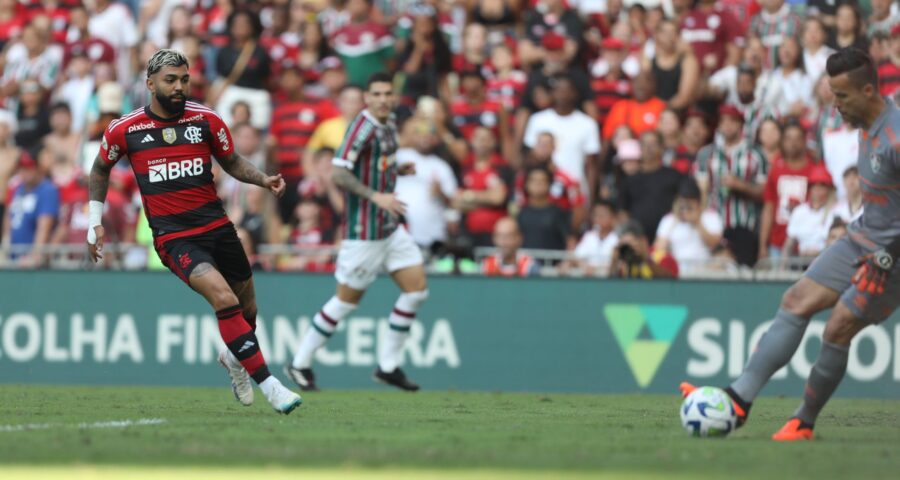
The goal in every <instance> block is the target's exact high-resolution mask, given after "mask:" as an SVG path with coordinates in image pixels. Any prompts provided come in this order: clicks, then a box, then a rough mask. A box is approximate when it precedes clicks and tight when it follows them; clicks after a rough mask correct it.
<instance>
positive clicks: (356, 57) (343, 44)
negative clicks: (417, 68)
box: [332, 0, 394, 87]
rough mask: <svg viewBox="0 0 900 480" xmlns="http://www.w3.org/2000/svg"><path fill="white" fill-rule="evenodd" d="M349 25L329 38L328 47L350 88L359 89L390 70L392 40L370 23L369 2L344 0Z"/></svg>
mask: <svg viewBox="0 0 900 480" xmlns="http://www.w3.org/2000/svg"><path fill="white" fill-rule="evenodd" d="M344 8H345V10H346V12H347V13H348V14H349V16H350V23H348V24H346V25H344V26H343V27H341V28H340V29H338V30H337V31H336V32H334V35H333V37H332V42H333V43H332V46H333V47H334V50H335V51H336V52H337V54H338V55H340V57H341V61H342V62H343V63H344V68H346V70H347V79H348V81H349V83H350V84H351V85H356V86H358V87H363V86H365V84H366V81H367V80H368V79H369V76H370V75H372V74H373V73H375V72H379V71H382V70H385V67H390V64H391V61H392V59H393V57H394V38H393V37H392V36H391V32H389V31H388V29H387V28H385V27H384V26H383V25H381V24H379V23H378V22H376V21H374V20H372V11H373V8H372V0H347V3H346V4H345V7H344Z"/></svg>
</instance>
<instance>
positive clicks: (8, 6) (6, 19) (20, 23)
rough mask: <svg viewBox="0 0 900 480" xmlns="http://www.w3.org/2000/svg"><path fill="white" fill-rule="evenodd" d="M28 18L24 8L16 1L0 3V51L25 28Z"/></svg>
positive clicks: (10, 0)
mask: <svg viewBox="0 0 900 480" xmlns="http://www.w3.org/2000/svg"><path fill="white" fill-rule="evenodd" d="M27 18H28V16H27V15H25V6H24V5H22V4H21V3H20V2H18V1H16V0H2V1H0V49H5V48H6V45H7V43H9V42H10V40H14V39H16V38H18V37H19V36H20V35H21V34H22V29H23V28H25V23H26V20H27Z"/></svg>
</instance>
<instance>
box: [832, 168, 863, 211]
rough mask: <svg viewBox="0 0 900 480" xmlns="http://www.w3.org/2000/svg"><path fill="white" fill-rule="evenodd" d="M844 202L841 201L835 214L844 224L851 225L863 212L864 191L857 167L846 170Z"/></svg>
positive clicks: (835, 209) (836, 207) (835, 208)
mask: <svg viewBox="0 0 900 480" xmlns="http://www.w3.org/2000/svg"><path fill="white" fill-rule="evenodd" d="M843 180H844V192H846V195H845V196H844V199H843V200H839V201H838V203H837V205H836V206H835V207H834V214H835V215H837V216H838V217H840V219H841V220H843V221H844V223H848V224H849V223H850V222H852V221H853V220H856V219H857V218H859V216H860V215H862V211H863V197H862V189H861V188H860V186H859V168H857V167H856V166H855V165H854V166H852V167H850V168H848V169H847V170H844V176H843Z"/></svg>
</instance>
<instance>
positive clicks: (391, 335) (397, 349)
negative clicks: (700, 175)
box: [378, 291, 428, 373]
mask: <svg viewBox="0 0 900 480" xmlns="http://www.w3.org/2000/svg"><path fill="white" fill-rule="evenodd" d="M427 297H428V292H427V291H423V292H410V293H403V294H401V295H400V298H398V299H397V303H396V304H394V311H393V312H391V316H390V318H389V319H388V323H390V330H388V332H387V334H386V335H385V336H384V339H383V341H382V342H381V345H379V347H380V348H379V349H378V367H379V368H380V369H381V371H382V372H387V373H390V372H393V371H394V370H396V369H397V367H399V366H400V362H401V360H402V356H403V347H404V345H406V339H407V338H409V329H410V327H411V326H412V324H413V322H414V321H415V320H416V311H417V310H418V309H419V305H421V304H422V302H424V301H425V299H426V298H427Z"/></svg>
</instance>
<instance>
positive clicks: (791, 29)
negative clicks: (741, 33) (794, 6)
mask: <svg viewBox="0 0 900 480" xmlns="http://www.w3.org/2000/svg"><path fill="white" fill-rule="evenodd" d="M759 4H760V6H761V7H762V11H760V12H759V13H757V14H756V15H755V16H754V17H753V19H752V20H751V21H750V31H749V32H748V34H749V36H755V37H759V38H760V39H761V40H762V43H763V46H765V47H766V55H767V58H768V60H767V62H766V63H767V64H768V65H775V64H777V63H778V49H779V48H780V46H781V45H782V44H783V43H784V41H785V40H786V39H788V38H794V37H795V36H796V35H797V34H798V33H799V32H800V27H801V26H802V24H801V22H800V17H798V16H797V14H796V13H794V12H792V11H791V8H790V7H789V6H788V5H787V4H785V2H784V0H762V1H760V2H759Z"/></svg>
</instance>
